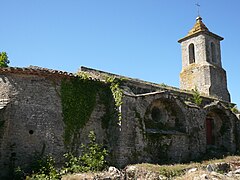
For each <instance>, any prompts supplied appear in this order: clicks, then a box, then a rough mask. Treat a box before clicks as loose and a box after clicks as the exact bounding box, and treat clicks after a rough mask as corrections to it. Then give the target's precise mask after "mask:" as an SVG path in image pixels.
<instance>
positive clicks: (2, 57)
mask: <svg viewBox="0 0 240 180" xmlns="http://www.w3.org/2000/svg"><path fill="white" fill-rule="evenodd" d="M9 63H10V61H9V60H8V55H7V53H6V52H0V67H8V64H9Z"/></svg>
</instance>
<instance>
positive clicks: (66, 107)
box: [60, 73, 123, 146]
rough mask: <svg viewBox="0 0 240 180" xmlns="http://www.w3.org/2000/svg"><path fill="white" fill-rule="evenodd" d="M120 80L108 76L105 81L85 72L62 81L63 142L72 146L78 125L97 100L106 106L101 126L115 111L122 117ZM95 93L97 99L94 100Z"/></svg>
mask: <svg viewBox="0 0 240 180" xmlns="http://www.w3.org/2000/svg"><path fill="white" fill-rule="evenodd" d="M121 82H122V81H121V79H117V78H115V77H111V76H108V77H106V81H105V83H104V82H102V81H99V80H93V79H91V77H90V76H89V75H88V74H85V73H84V74H78V77H75V78H72V79H65V80H63V81H62V83H61V93H60V94H61V100H62V111H63V120H64V123H65V132H64V141H65V145H73V146H74V142H75V141H76V138H78V134H79V129H81V128H83V127H84V126H85V124H86V123H87V121H88V120H89V119H90V116H91V114H92V111H93V110H94V107H95V105H96V103H101V104H103V105H104V107H105V114H104V115H103V117H102V127H103V128H107V127H108V124H109V121H110V120H111V119H113V118H115V117H116V116H115V115H116V112H118V119H119V120H121V113H120V111H119V109H118V108H119V107H120V106H121V104H122V96H123V92H122V90H121V89H120V83H121ZM97 97H99V98H98V99H99V102H96V99H97ZM114 102H115V103H114Z"/></svg>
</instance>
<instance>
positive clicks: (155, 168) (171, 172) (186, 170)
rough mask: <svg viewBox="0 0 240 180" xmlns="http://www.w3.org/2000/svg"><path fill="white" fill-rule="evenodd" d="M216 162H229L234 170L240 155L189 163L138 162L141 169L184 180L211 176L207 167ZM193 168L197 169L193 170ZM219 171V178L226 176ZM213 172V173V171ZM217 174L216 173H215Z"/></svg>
mask: <svg viewBox="0 0 240 180" xmlns="http://www.w3.org/2000/svg"><path fill="white" fill-rule="evenodd" d="M216 163H228V164H229V165H230V166H231V170H232V171H234V170H236V169H239V168H240V156H227V157H225V158H223V159H211V160H208V161H202V162H198V163H195V162H192V163H188V164H172V165H154V164H146V163H144V164H136V165H134V166H136V167H137V168H138V169H139V170H141V169H142V170H145V171H151V172H155V173H157V174H160V175H162V176H165V177H167V178H169V179H177V180H184V179H194V177H197V176H199V177H200V176H201V175H203V174H206V175H209V176H211V173H210V172H208V171H206V167H207V165H209V164H216ZM191 169H192V170H193V169H195V170H194V171H192V172H191ZM217 173H219V175H218V176H219V177H218V178H217V179H222V178H224V177H220V176H221V174H224V173H223V172H217ZM212 174H213V173H212ZM215 176H216V174H215Z"/></svg>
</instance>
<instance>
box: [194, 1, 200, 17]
mask: <svg viewBox="0 0 240 180" xmlns="http://www.w3.org/2000/svg"><path fill="white" fill-rule="evenodd" d="M195 5H196V6H197V12H198V16H200V13H199V9H200V4H199V3H196V4H195Z"/></svg>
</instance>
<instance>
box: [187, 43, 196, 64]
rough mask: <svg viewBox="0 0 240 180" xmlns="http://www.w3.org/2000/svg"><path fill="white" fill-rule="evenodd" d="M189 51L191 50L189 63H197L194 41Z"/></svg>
mask: <svg viewBox="0 0 240 180" xmlns="http://www.w3.org/2000/svg"><path fill="white" fill-rule="evenodd" d="M188 51H189V64H192V63H195V47H194V44H193V43H191V44H190V45H189V47H188Z"/></svg>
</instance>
